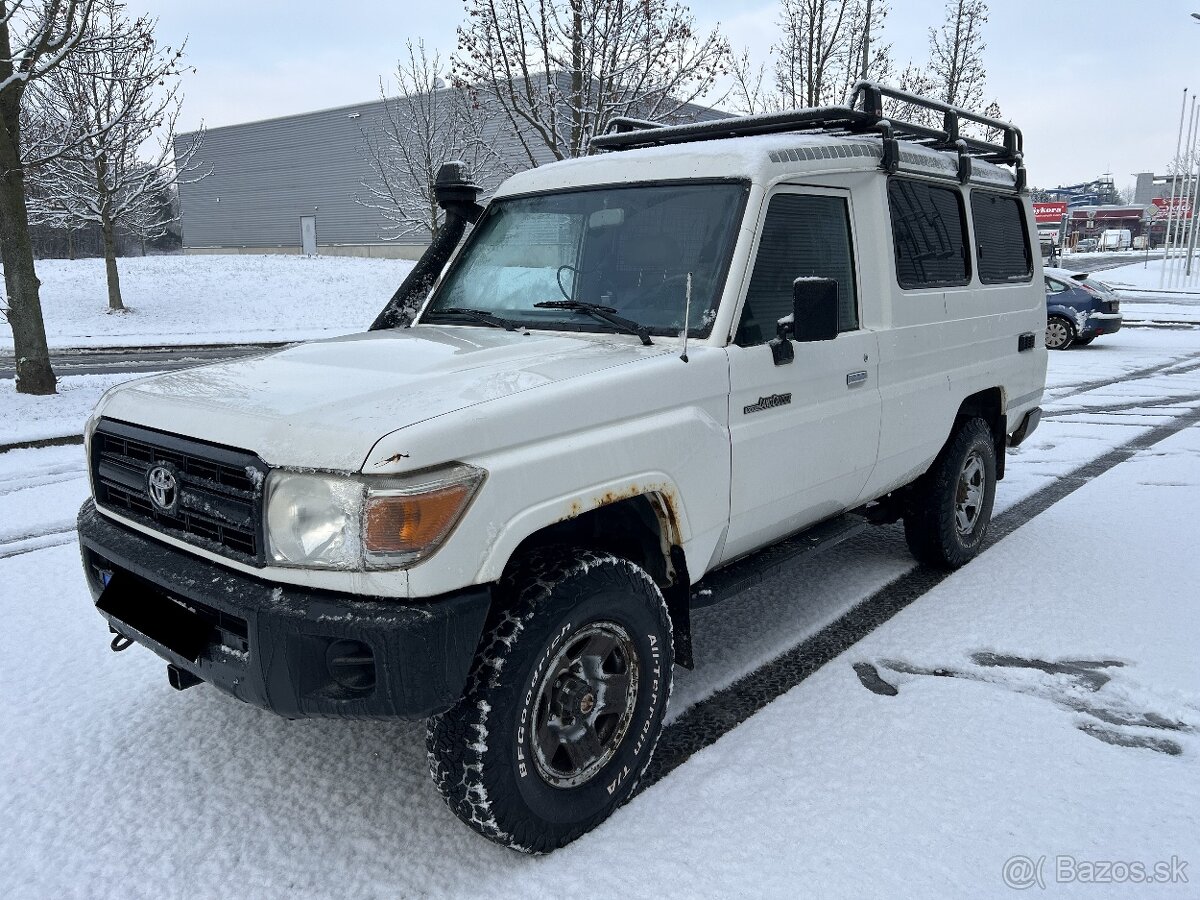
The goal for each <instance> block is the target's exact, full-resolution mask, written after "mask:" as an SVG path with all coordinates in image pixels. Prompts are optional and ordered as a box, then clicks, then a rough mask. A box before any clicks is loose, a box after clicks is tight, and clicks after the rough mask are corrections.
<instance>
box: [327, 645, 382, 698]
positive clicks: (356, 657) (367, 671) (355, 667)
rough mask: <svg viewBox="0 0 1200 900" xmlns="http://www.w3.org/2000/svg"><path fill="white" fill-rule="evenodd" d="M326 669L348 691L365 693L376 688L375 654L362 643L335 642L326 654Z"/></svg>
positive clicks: (335, 681) (334, 680)
mask: <svg viewBox="0 0 1200 900" xmlns="http://www.w3.org/2000/svg"><path fill="white" fill-rule="evenodd" d="M325 668H326V669H327V670H328V672H329V677H330V678H331V679H333V682H334V683H335V684H337V685H338V686H340V687H343V688H345V689H346V690H349V691H358V692H360V693H365V692H366V691H370V690H373V689H374V687H375V654H374V653H372V652H371V648H370V647H368V646H367V645H366V644H364V643H363V642H362V641H351V640H337V641H334V642H333V643H332V644H330V645H329V649H328V650H326V652H325Z"/></svg>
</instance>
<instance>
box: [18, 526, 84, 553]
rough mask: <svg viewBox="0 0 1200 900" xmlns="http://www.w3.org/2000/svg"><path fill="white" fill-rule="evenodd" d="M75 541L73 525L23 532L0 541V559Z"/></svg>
mask: <svg viewBox="0 0 1200 900" xmlns="http://www.w3.org/2000/svg"><path fill="white" fill-rule="evenodd" d="M74 542H75V526H74V525H71V526H70V527H69V528H62V529H58V530H51V531H41V532H37V533H36V534H25V535H20V536H18V537H15V538H11V539H8V540H5V541H0V559H9V558H11V557H13V556H21V555H22V554H25V553H33V552H34V551H35V550H48V549H49V548H51V547H61V546H63V545H64V544H71V543H74Z"/></svg>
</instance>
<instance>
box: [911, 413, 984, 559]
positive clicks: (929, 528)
mask: <svg viewBox="0 0 1200 900" xmlns="http://www.w3.org/2000/svg"><path fill="white" fill-rule="evenodd" d="M995 499H996V445H995V443H994V442H993V440H992V430H991V429H990V428H989V427H988V425H987V423H986V422H985V421H983V419H968V420H966V421H965V422H963V423H962V424H961V425H960V426H959V428H958V430H957V431H956V432H955V433H954V436H953V437H952V438H951V439H950V442H949V443H947V444H946V446H945V447H944V448H942V452H941V453H939V454H938V457H937V459H936V460H934V463H933V465H932V466H931V467H930V469H929V471H928V472H926V473H925V474H924V475H922V476H921V478H920V479H918V480H917V482H916V483H914V484H913V486H912V487H911V488H910V490H909V496H908V502H907V504H906V509H905V513H904V537H905V539H906V540H907V541H908V548H909V550H911V551H912V554H913V556H915V557H916V558H917V559H918V560H920V561H921V562H923V563H927V564H929V565H935V566H940V567H943V568H950V569H956V568H958V567H959V566H962V565H965V564H966V563H968V562H970V561H971V560H972V559H973V558H974V557H975V555H976V554H978V553H979V551H980V549H982V547H983V542H984V539H985V538H986V537H987V531H988V526H989V525H990V524H991V519H992V503H993V502H994V501H995Z"/></svg>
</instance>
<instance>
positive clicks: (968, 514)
mask: <svg viewBox="0 0 1200 900" xmlns="http://www.w3.org/2000/svg"><path fill="white" fill-rule="evenodd" d="M984 484H985V470H984V466H983V457H982V456H981V455H980V453H979V452H978V451H976V450H973V451H971V453H970V454H968V456H967V459H966V461H965V462H964V463H963V467H962V471H961V472H960V473H959V476H958V489H957V490H956V492H955V498H954V526H955V528H957V529H958V533H959V534H960V535H963V536H966V535H969V534H970V533H971V532H972V531H974V530H975V526H976V525H977V524H978V523H979V513H980V510H981V509H982V507H983V494H984Z"/></svg>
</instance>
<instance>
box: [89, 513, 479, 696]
mask: <svg viewBox="0 0 1200 900" xmlns="http://www.w3.org/2000/svg"><path fill="white" fill-rule="evenodd" d="M78 528H79V545H80V549H81V552H82V554H83V565H84V570H85V572H86V574H87V580H88V585H89V587H90V588H91V591H92V597H93V599H95V600H96V607H97V609H98V610H99V612H100V613H101V615H103V616H104V617H105V619H107V620H108V623H109V626H110V627H111V629H112V630H113V631H115V632H117V633H118V634H121V635H124V636H125V637H127V638H129V639H131V640H133V641H135V642H137V643H139V644H142V645H144V646H146V647H148V648H149V649H151V650H153V651H154V652H155V653H157V654H158V655H159V656H161V657H162V658H163V659H165V660H166V661H167V662H168V663H169V664H170V665H171V666H172V667H174V669H175V672H173V673H172V682H173V683H176V684H177V685H178V684H179V683H180V682H181V681H182V682H183V685H182V686H186V685H187V684H189V683H194V679H191V678H187V677H186V676H184V677H183V678H180V676H179V672H180V671H182V672H186V673H190V675H191V676H195V678H199V679H201V680H203V681H206V682H208V683H209V684H211V685H213V686H214V687H216V688H219V689H220V690H222V691H225V692H226V693H229V694H232V695H233V696H234V697H237V698H238V699H239V700H243V701H245V702H247V703H251V704H254V705H255V706H260V707H263V708H264V709H270V710H273V711H274V712H277V713H279V714H280V715H283V716H287V717H288V718H300V717H307V716H339V717H352V718H391V717H402V718H420V717H424V716H428V715H431V714H433V713H436V712H440V711H442V710H444V709H447V708H448V707H449V706H450V705H451V704H453V703H454V702H455V701H456V700H457V699H458V698H459V696H461V694H462V690H463V686H464V684H465V683H466V678H467V673H468V671H469V670H470V667H471V662H472V660H473V659H474V657H475V650H476V648H477V646H478V644H479V638H480V635H481V634H482V632H483V624H484V620H485V619H486V617H487V612H488V607H489V605H490V603H491V590H490V588H489V587H488V586H486V585H484V586H478V587H472V588H468V589H466V590H462V591H456V592H454V593H452V594H446V595H443V596H441V597H431V598H427V599H424V600H421V601H417V602H406V601H396V600H392V599H387V598H378V599H369V598H362V597H358V596H354V595H348V594H339V593H334V592H331V591H321V590H316V589H307V588H300V587H295V586H292V585H280V584H273V583H271V582H268V581H264V580H262V579H259V578H255V577H253V576H249V575H244V574H241V573H240V572H235V571H233V570H231V569H226V568H224V567H223V566H219V565H216V564H214V563H211V562H208V561H206V560H203V559H200V558H198V557H195V556H193V555H191V554H189V553H186V552H184V551H182V550H178V549H176V548H174V547H170V546H168V545H166V544H162V543H159V542H158V541H155V540H153V539H152V538H149V537H147V536H146V535H144V534H142V533H141V532H138V531H134V530H133V529H130V528H126V527H124V526H122V525H120V524H118V523H116V522H113V521H112V520H110V519H108V518H106V517H104V516H103V515H101V514H100V513H99V512H97V510H96V507H95V504H94V503H93V502H92V501H91V500H89V501H88V502H86V503H85V504H84V505H83V507H82V509H80V511H79V519H78Z"/></svg>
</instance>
